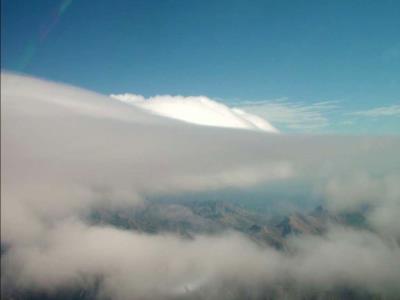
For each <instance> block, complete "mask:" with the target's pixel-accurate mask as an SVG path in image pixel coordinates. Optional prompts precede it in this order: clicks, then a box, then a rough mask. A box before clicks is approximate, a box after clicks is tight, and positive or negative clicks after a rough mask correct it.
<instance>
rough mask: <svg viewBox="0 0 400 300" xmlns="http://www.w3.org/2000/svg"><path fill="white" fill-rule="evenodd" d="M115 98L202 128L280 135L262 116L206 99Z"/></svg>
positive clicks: (124, 95) (131, 96)
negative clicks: (250, 130) (228, 128)
mask: <svg viewBox="0 0 400 300" xmlns="http://www.w3.org/2000/svg"><path fill="white" fill-rule="evenodd" d="M111 97H112V98H115V99H118V100H121V101H123V102H125V103H129V104H132V105H135V106H138V107H141V108H143V109H146V110H148V111H150V112H152V113H155V114H158V115H161V116H164V117H169V118H173V119H177V120H181V121H185V122H189V123H194V124H198V125H207V126H217V127H230V128H242V129H252V130H263V131H267V132H273V133H277V132H278V130H277V129H276V128H275V127H274V126H272V125H271V124H270V123H269V122H268V121H267V120H265V119H263V118H261V117H259V116H256V115H253V114H249V113H247V112H245V111H243V110H241V109H238V108H230V107H228V106H226V105H224V104H222V103H218V102H216V101H214V100H211V99H209V98H208V97H205V96H197V97H193V96H190V97H184V96H170V95H161V96H155V97H150V98H148V99H146V98H144V97H143V96H141V95H134V94H120V95H114V94H113V95H111Z"/></svg>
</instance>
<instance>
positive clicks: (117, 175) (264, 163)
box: [1, 74, 400, 299]
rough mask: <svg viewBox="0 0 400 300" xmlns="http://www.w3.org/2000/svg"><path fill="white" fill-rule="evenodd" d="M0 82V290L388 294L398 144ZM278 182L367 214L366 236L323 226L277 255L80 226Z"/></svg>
mask: <svg viewBox="0 0 400 300" xmlns="http://www.w3.org/2000/svg"><path fill="white" fill-rule="evenodd" d="M1 79H2V84H3V86H2V95H1V96H2V97H1V99H2V111H1V114H2V115H1V117H2V128H1V130H2V134H1V142H2V147H3V148H2V153H1V168H2V175H3V176H2V189H1V193H2V195H1V196H2V197H1V206H2V210H1V236H2V246H4V249H7V250H6V252H5V254H3V256H2V285H3V287H7V288H16V289H18V290H23V289H33V290H45V291H52V290H55V289H60V288H68V287H90V286H94V285H96V286H97V285H98V284H99V295H98V296H99V297H100V296H105V297H110V298H113V299H131V298H132V297H137V298H142V299H157V298H168V297H176V296H177V295H179V294H181V293H189V295H191V293H197V292H199V293H206V294H201V295H203V296H205V295H206V296H205V297H206V298H207V297H208V298H213V299H223V298H224V297H226V298H232V295H231V296H229V293H228V294H226V293H225V292H226V289H225V288H224V287H226V285H229V286H230V287H233V288H237V289H240V288H241V287H246V288H247V289H248V290H251V291H252V292H254V293H258V292H260V293H261V292H262V291H264V290H265V289H274V288H276V287H277V286H278V287H281V286H285V285H286V284H287V283H288V282H290V283H291V284H293V285H294V286H296V291H298V292H299V293H300V292H301V293H308V291H309V290H310V289H311V290H315V289H317V290H321V291H323V290H326V289H329V288H334V287H336V286H346V287H351V288H361V289H365V290H367V291H370V292H377V293H382V294H384V295H387V296H393V295H394V296H395V295H396V294H397V295H398V293H400V290H399V284H398V278H400V274H399V270H400V266H399V262H400V259H399V258H400V254H399V253H400V249H399V245H398V239H399V238H400V236H399V234H400V233H399V232H398V230H396V228H400V223H399V218H398V217H397V214H396V213H395V211H396V209H397V208H398V206H399V202H400V196H399V190H398V188H396V186H397V184H398V180H397V179H398V178H399V177H398V176H399V173H400V158H399V156H398V150H399V149H400V140H399V139H398V138H389V137H382V138H367V137H364V138H357V137H356V138H354V137H351V138H350V137H348V138H346V137H322V136H313V137H310V136H286V135H272V134H268V133H265V132H262V131H251V130H235V129H229V128H216V127H213V128H211V127H204V126H196V125H191V124H184V123H182V122H178V121H174V120H171V119H168V118H162V117H159V116H156V115H154V114H149V113H147V112H146V111H145V110H142V109H140V108H138V107H135V106H132V105H127V104H126V103H123V102H119V101H114V100H112V99H110V98H109V97H106V96H101V95H98V94H95V93H91V92H88V91H84V90H80V89H77V88H73V87H69V86H64V85H59V84H54V83H49V82H46V81H42V80H38V79H34V78H28V77H23V76H18V75H12V74H2V78H1ZM346 176H347V177H346ZM344 178H346V180H344ZM288 179H290V180H301V181H303V182H307V184H308V186H309V189H310V191H312V193H315V194H316V195H318V197H320V198H321V199H323V201H326V202H327V203H328V205H329V206H330V207H332V208H334V209H338V210H352V209H354V208H355V207H358V206H360V205H361V206H362V205H365V204H367V205H369V206H371V207H372V210H371V212H370V215H369V216H368V222H369V223H370V225H371V227H372V228H373V231H371V232H369V231H368V232H367V231H362V230H350V229H344V228H338V227H334V226H333V227H332V228H331V229H330V230H328V232H327V234H326V235H324V236H320V237H316V236H311V237H310V236H304V237H298V238H296V239H293V240H292V241H290V248H291V252H290V253H282V252H277V251H276V250H274V249H271V248H268V247H261V246H259V245H256V244H254V243H253V242H252V241H250V240H248V239H246V238H244V237H243V236H241V235H240V234H238V233H226V234H223V235H217V236H196V237H195V238H194V240H185V239H182V238H181V237H177V236H173V235H145V234H139V233H137V232H128V231H124V230H121V229H119V228H115V227H104V226H99V225H90V224H88V222H87V220H86V216H87V214H88V212H90V211H91V210H92V209H98V208H101V209H105V210H109V209H123V208H126V207H133V208H134V207H135V206H136V205H140V204H141V203H142V201H146V199H147V198H148V197H149V196H152V195H157V196H161V197H162V196H164V195H169V196H171V195H172V196H173V195H174V194H184V193H186V192H196V191H214V192H215V193H216V194H217V193H219V192H222V191H223V189H225V188H227V187H231V188H236V189H249V188H252V187H254V186H257V185H267V184H268V183H269V182H274V181H282V182H285V180H288ZM3 274H5V275H4V276H3ZM224 291H225V292H224Z"/></svg>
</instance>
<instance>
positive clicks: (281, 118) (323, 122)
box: [241, 98, 338, 131]
mask: <svg viewBox="0 0 400 300" xmlns="http://www.w3.org/2000/svg"><path fill="white" fill-rule="evenodd" d="M337 107H338V106H337V101H320V102H315V103H311V104H305V103H294V102H290V101H288V99H287V98H282V99H277V100H271V101H262V102H245V103H243V105H241V108H243V109H244V110H246V111H248V112H251V113H254V114H257V115H259V116H261V117H264V118H266V119H268V120H270V121H271V122H272V123H273V124H276V126H277V127H278V128H279V127H281V128H288V129H291V130H301V131H315V130H318V129H321V128H324V127H327V126H328V125H329V124H330V120H329V116H328V115H329V114H330V113H332V112H333V111H335V110H336V108H337Z"/></svg>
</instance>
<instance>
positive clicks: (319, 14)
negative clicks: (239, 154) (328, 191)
mask: <svg viewBox="0 0 400 300" xmlns="http://www.w3.org/2000/svg"><path fill="white" fill-rule="evenodd" d="M1 52H2V53H1V54H2V55H1V65H2V69H6V70H12V71H18V72H22V73H27V74H31V75H35V76H40V77H43V78H47V79H51V80H55V81H61V82H66V83H71V84H74V85H78V86H81V87H84V88H88V89H92V90H95V91H98V92H100V93H105V94H110V93H125V92H130V93H135V94H141V95H144V96H145V97H148V96H152V95H157V94H172V95H178V94H179V95H205V96H208V97H210V98H212V99H217V100H218V101H223V102H225V103H226V104H228V105H230V106H241V107H242V108H244V109H246V110H249V111H251V112H253V113H258V114H260V115H262V116H264V117H266V118H268V119H269V120H270V121H271V122H272V123H273V124H274V125H277V127H278V128H280V129H281V130H283V131H287V132H317V133H319V132H324V133H325V132H328V133H357V134H359V133H361V134H365V133H373V134H399V133H400V1H397V0H393V1H294V0H293V1H282V0H280V1H267V0H265V1H232V0H231V1H183V0H182V1H144V0H143V1H133V0H131V1H118V0H115V1H109V0H97V1H89V0H81V1H76V0H72V1H71V0H62V1H59V0H47V1H44V0H35V1H27V0H25V1H21V0H3V1H2V26H1Z"/></svg>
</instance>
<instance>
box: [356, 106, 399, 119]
mask: <svg viewBox="0 0 400 300" xmlns="http://www.w3.org/2000/svg"><path fill="white" fill-rule="evenodd" d="M349 115H353V116H363V117H400V105H396V104H395V105H389V106H380V107H375V108H371V109H366V110H359V111H354V112H351V113H349Z"/></svg>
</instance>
